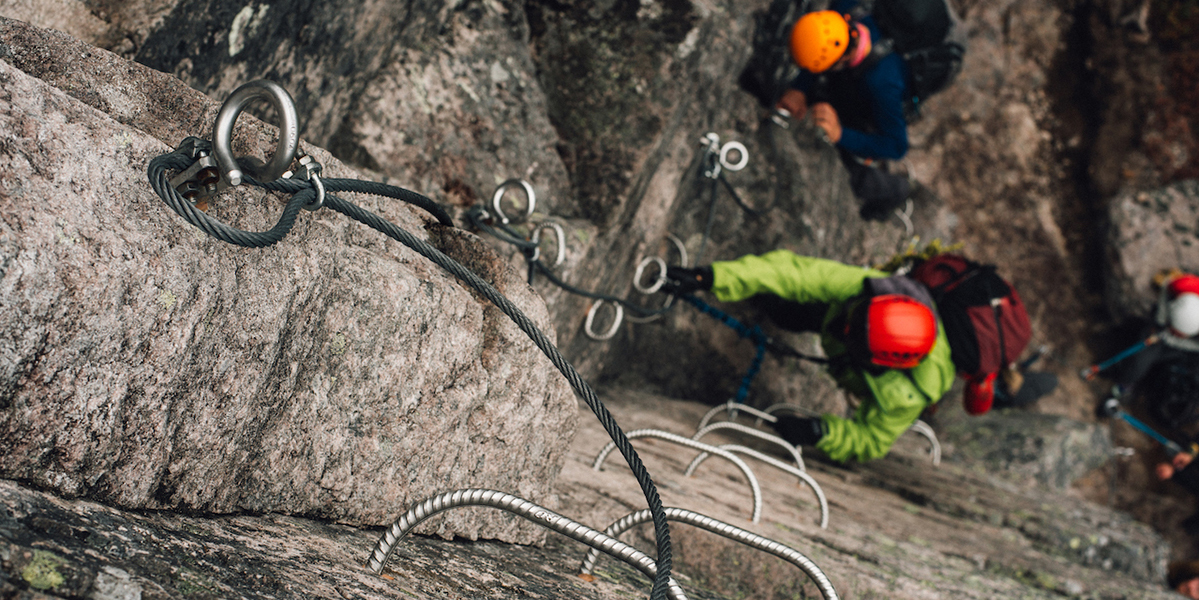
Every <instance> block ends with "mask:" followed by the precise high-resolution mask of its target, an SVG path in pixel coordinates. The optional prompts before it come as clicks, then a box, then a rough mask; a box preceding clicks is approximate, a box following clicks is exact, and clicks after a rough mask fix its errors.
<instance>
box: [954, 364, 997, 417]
mask: <svg viewBox="0 0 1199 600" xmlns="http://www.w3.org/2000/svg"><path fill="white" fill-rule="evenodd" d="M996 375H998V373H985V374H983V375H975V376H974V377H971V378H970V379H967V380H966V393H965V394H963V395H962V403H963V404H964V405H965V407H966V412H968V413H970V414H972V415H981V414H983V413H985V412H987V411H988V410H991V403H992V402H994V401H995V376H996Z"/></svg>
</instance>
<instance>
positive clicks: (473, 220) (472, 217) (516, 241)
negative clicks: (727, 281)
mask: <svg viewBox="0 0 1199 600" xmlns="http://www.w3.org/2000/svg"><path fill="white" fill-rule="evenodd" d="M486 214H487V213H486V211H483V210H471V211H468V212H467V213H466V219H467V220H468V221H469V222H470V224H471V226H472V227H477V228H478V229H480V230H481V231H483V232H485V233H489V234H491V235H492V236H494V237H496V238H497V239H499V240H501V241H503V242H507V243H508V244H511V245H513V246H516V247H517V248H519V249H520V251H521V252H523V253H524V255H525V263H526V264H527V265H528V268H529V283H530V284H532V280H533V273H541V274H542V275H544V276H545V278H546V279H548V280H549V281H550V283H553V284H554V285H556V286H558V287H560V288H562V289H564V290H566V291H568V292H570V293H572V294H575V295H578V296H583V297H584V298H590V299H592V300H603V301H605V302H612V303H614V304H620V305H621V306H623V307H625V308H626V309H628V310H629V311H630V312H632V313H634V314H636V315H637V316H638V317H652V316H655V315H660V314H664V313H666V312H667V311H669V310H670V308H669V307H667V308H659V309H647V308H643V307H640V306H637V305H636V304H633V303H632V302H630V301H628V300H625V299H624V298H619V297H617V296H611V295H608V294H600V293H598V292H590V291H587V290H584V289H582V288H580V287H575V286H573V285H571V284H569V283H567V282H566V281H564V280H562V278H560V277H558V276H557V275H554V272H553V271H552V270H550V268H549V267H548V266H546V264H545V263H544V262H542V261H541V260H539V259H535V258H533V251H534V250H536V249H537V244H536V243H534V242H532V241H530V240H524V239H520V238H519V237H517V236H519V235H520V234H519V233H517V232H516V231H513V230H512V229H511V228H509V227H506V226H504V225H497V226H494V227H493V226H491V225H489V224H488V223H487V219H486Z"/></svg>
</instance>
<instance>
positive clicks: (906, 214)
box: [895, 198, 916, 235]
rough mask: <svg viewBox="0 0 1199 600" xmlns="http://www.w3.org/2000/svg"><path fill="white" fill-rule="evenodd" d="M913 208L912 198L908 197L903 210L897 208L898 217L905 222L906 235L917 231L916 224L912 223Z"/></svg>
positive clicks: (896, 214)
mask: <svg viewBox="0 0 1199 600" xmlns="http://www.w3.org/2000/svg"><path fill="white" fill-rule="evenodd" d="M913 208H914V206H913V205H912V199H911V198H908V201H907V204H905V205H904V209H903V210H899V209H898V208H897V209H895V216H896V218H898V219H899V221H900V222H901V223H903V230H904V235H912V234H913V233H915V232H916V226H915V225H913V224H912V210H913Z"/></svg>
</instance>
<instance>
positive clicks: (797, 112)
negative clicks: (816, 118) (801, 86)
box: [774, 89, 808, 120]
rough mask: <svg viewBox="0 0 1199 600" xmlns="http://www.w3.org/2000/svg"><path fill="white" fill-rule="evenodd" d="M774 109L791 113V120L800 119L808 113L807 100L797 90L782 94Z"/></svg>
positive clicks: (789, 90)
mask: <svg viewBox="0 0 1199 600" xmlns="http://www.w3.org/2000/svg"><path fill="white" fill-rule="evenodd" d="M774 108H775V109H780V108H781V109H783V110H785V111H787V112H789V113H791V118H793V119H796V120H798V119H802V118H804V115H806V114H807V113H808V98H807V96H804V93H803V92H801V91H799V90H792V89H788V90H787V91H785V92H783V97H782V98H779V101H778V104H775V105H774Z"/></svg>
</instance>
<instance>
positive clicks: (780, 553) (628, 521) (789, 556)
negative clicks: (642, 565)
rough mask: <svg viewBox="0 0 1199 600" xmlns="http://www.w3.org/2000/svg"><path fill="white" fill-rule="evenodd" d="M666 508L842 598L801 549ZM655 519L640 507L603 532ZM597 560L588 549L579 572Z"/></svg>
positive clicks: (828, 597) (827, 598)
mask: <svg viewBox="0 0 1199 600" xmlns="http://www.w3.org/2000/svg"><path fill="white" fill-rule="evenodd" d="M663 510H664V511H665V512H666V519H667V520H669V521H675V522H677V523H686V524H688V525H692V526H695V527H699V528H700V529H704V530H707V531H710V532H712V533H715V534H716V535H719V536H722V537H725V538H728V539H730V540H733V541H735V542H740V543H742V544H744V545H746V546H749V547H751V548H754V549H756V550H761V551H762V552H766V553H768V554H773V555H775V556H777V557H779V558H781V559H783V560H785V561H787V562H789V563H791V564H793V565H795V566H797V567H799V569H800V570H801V571H803V572H804V574H805V575H807V576H808V578H809V579H811V580H812V583H815V584H816V587H818V588H820V595H821V596H823V597H824V600H839V599H838V597H837V590H836V589H834V588H833V584H832V582H831V581H829V579H828V576H827V575H825V574H824V571H822V570H820V567H818V566H816V563H814V562H812V561H811V560H810V559H808V557H806V556H804V555H803V554H802V553H800V552H799V551H798V550H796V549H794V548H792V547H790V546H787V545H785V544H782V543H780V542H776V541H774V540H772V539H770V538H766V537H762V536H760V535H758V534H756V533H752V532H749V531H746V530H744V529H741V528H739V527H735V526H733V525H729V524H728V523H724V522H722V521H719V520H716V519H713V518H712V517H709V516H707V515H702V514H700V513H697V512H693V511H690V510H686V509H682V508H673V507H667V508H664V509H663ZM652 518H653V517H652V516H651V515H650V512H649V510H639V511H637V512H634V513H631V514H628V515H625V516H624V517H621V518H620V519H618V520H617V521H616V522H615V523H613V524H611V525H609V526H608V528H607V529H605V530H604V533H606V534H608V535H610V536H612V537H613V538H615V537H618V536H620V534H622V533H624V532H625V531H628V530H629V529H632V528H633V527H636V526H637V525H640V524H642V523H648V522H649V521H650V520H652ZM598 559H599V552H598V551H596V550H594V549H592V550H589V551H588V552H587V556H586V557H585V558H584V559H583V564H582V566H581V567H580V571H582V572H583V573H586V574H590V573H591V570H592V569H594V568H595V561H596V560H598Z"/></svg>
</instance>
